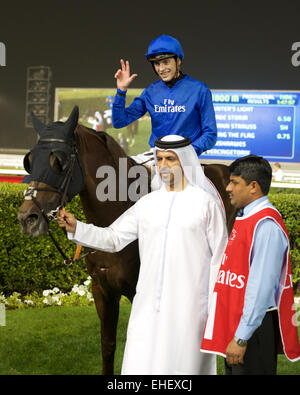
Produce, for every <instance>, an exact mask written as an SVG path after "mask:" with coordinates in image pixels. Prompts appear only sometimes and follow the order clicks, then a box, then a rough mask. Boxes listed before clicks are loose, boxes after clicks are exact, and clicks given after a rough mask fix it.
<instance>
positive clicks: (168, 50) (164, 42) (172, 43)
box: [146, 34, 184, 62]
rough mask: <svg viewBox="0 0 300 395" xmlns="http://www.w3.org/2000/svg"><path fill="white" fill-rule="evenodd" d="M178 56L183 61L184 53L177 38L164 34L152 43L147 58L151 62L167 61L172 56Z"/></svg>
mask: <svg viewBox="0 0 300 395" xmlns="http://www.w3.org/2000/svg"><path fill="white" fill-rule="evenodd" d="M174 55H176V56H178V58H179V59H180V60H183V58H184V53H183V49H182V46H181V44H180V42H179V41H178V40H176V38H173V37H171V36H167V35H166V34H163V35H162V36H159V37H158V38H155V39H154V40H153V41H151V43H150V45H149V47H148V52H147V53H146V58H147V60H148V61H149V62H152V61H154V60H161V59H166V58H168V57H170V56H174Z"/></svg>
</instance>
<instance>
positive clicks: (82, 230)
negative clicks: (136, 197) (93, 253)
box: [68, 205, 138, 252]
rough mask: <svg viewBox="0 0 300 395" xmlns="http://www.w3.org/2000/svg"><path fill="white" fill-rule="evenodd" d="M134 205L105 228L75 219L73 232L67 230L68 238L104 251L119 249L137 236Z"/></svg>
mask: <svg viewBox="0 0 300 395" xmlns="http://www.w3.org/2000/svg"><path fill="white" fill-rule="evenodd" d="M135 206H136V205H134V206H132V207H131V208H130V209H128V210H127V211H125V213H123V214H122V215H121V216H120V217H119V218H118V219H117V220H116V221H115V222H114V223H113V224H111V225H110V226H109V227H107V228H101V227H98V226H95V225H92V224H85V223H83V222H80V221H77V226H76V231H75V233H69V232H68V238H69V239H70V240H71V241H73V242H75V243H76V244H80V245H82V246H84V247H90V248H94V249H97V250H101V251H105V252H118V251H121V250H122V249H123V248H125V247H126V246H127V245H128V244H130V243H131V242H133V241H134V240H136V239H137V238H138V218H137V210H136V207H135Z"/></svg>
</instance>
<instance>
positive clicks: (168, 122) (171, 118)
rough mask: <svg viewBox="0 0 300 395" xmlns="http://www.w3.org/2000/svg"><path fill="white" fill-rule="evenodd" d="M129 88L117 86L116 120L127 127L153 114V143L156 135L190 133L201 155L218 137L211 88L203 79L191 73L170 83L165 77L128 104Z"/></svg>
mask: <svg viewBox="0 0 300 395" xmlns="http://www.w3.org/2000/svg"><path fill="white" fill-rule="evenodd" d="M125 102H126V92H123V91H121V90H119V89H118V90H117V94H116V96H115V101H114V103H113V107H112V122H113V126H114V127H115V128H116V129H119V128H123V127H125V126H127V125H129V124H130V123H132V122H134V121H136V120H137V119H139V118H140V117H142V116H143V115H144V114H145V113H146V112H147V111H148V112H149V114H150V117H151V123H152V133H151V136H150V139H149V145H150V147H154V142H155V140H156V139H158V138H159V137H162V136H166V135H169V134H177V135H180V136H184V137H189V138H190V139H191V140H192V145H193V147H194V149H195V151H196V152H197V155H198V156H200V155H201V154H202V153H203V152H204V151H207V150H209V149H211V148H212V147H213V146H214V145H215V143H216V140H217V126H216V119H215V111H214V107H213V103H212V96H211V92H210V90H209V89H208V87H207V86H206V85H205V84H204V83H203V82H200V81H197V80H195V79H193V78H190V77H189V76H188V75H184V77H183V78H182V79H180V80H178V81H177V82H176V83H175V85H174V86H173V87H171V88H170V87H168V86H167V85H166V84H165V83H164V82H163V81H162V80H159V81H157V82H154V83H153V84H151V85H149V86H148V87H147V88H146V89H145V90H144V91H143V92H142V94H141V95H140V96H139V97H136V98H135V99H134V101H133V102H132V104H131V105H130V106H129V107H127V108H125Z"/></svg>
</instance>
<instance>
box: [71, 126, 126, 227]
mask: <svg viewBox="0 0 300 395" xmlns="http://www.w3.org/2000/svg"><path fill="white" fill-rule="evenodd" d="M104 137H105V139H107V138H111V137H110V136H109V137H107V135H105V134H103V138H104ZM75 138H76V142H77V145H78V150H79V152H80V155H81V159H82V162H83V165H84V168H85V186H84V189H83V190H82V191H81V192H80V194H79V195H80V200H81V203H82V207H83V211H84V214H85V216H86V219H87V222H92V223H94V224H95V225H98V226H109V225H110V224H111V223H112V222H113V221H114V220H115V219H117V218H118V217H119V216H120V215H121V214H122V213H123V212H124V211H126V210H127V209H128V208H129V207H130V205H131V203H130V202H129V201H128V200H126V201H118V200H117V201H109V200H107V201H105V202H102V201H100V200H99V199H98V198H97V187H98V185H99V183H100V182H101V179H99V178H97V177H96V174H97V170H98V169H99V167H101V166H111V167H112V168H113V169H114V170H115V171H116V173H117V177H116V180H117V185H116V189H117V193H118V170H117V167H118V163H116V162H117V159H118V158H121V155H119V154H122V150H121V148H120V152H118V147H117V146H116V145H115V144H116V143H115V142H113V143H112V144H111V145H112V147H113V148H115V149H116V150H117V153H116V152H114V153H113V154H112V153H111V152H110V151H109V150H108V148H107V144H106V142H105V141H104V140H103V139H102V138H101V135H100V134H99V135H96V134H95V132H93V131H91V130H90V129H88V128H85V127H83V126H82V125H78V127H77V129H76V132H75ZM130 165H131V163H130Z"/></svg>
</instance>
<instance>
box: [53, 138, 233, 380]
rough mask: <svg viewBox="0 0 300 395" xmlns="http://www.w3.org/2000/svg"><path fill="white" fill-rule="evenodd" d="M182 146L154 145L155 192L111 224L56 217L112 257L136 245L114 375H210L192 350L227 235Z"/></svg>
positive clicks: (173, 141) (209, 359)
mask: <svg viewBox="0 0 300 395" xmlns="http://www.w3.org/2000/svg"><path fill="white" fill-rule="evenodd" d="M190 143H191V140H189V139H188V138H184V137H181V136H174V135H169V136H165V137H161V138H160V139H158V140H157V141H156V142H155V145H156V147H155V149H154V155H155V160H156V163H157V168H158V171H159V175H160V177H161V180H162V183H161V188H160V189H159V190H157V191H155V192H151V193H149V194H148V195H146V196H144V197H142V198H141V199H140V200H138V201H137V202H136V204H135V205H134V206H132V207H131V208H130V209H129V210H127V211H126V212H125V213H123V214H122V215H121V216H120V217H119V218H118V219H117V220H116V221H115V222H114V223H113V224H112V225H111V226H109V227H107V228H99V227H96V226H94V225H92V224H84V223H82V222H80V221H76V219H75V217H74V216H73V215H72V214H70V213H67V212H65V210H64V209H62V210H61V212H60V216H59V219H58V221H59V225H60V226H61V227H65V228H66V230H67V231H68V237H69V238H70V239H71V240H73V241H74V242H76V243H78V244H81V245H84V246H88V247H91V248H95V249H101V250H103V251H107V252H116V251H120V250H122V249H123V248H124V247H125V246H127V245H128V244H129V243H131V242H132V241H134V240H136V239H138V240H139V252H140V258H141V267H140V273H139V278H138V283H137V287H136V295H135V297H134V300H133V304H132V310H131V315H130V319H129V324H128V331H127V341H126V347H125V353H124V359H123V365H122V374H131V375H134V374H138V375H143V374H144V375H145V374H152V375H159V374H161V375H172V374H174V375H181V374H216V359H215V356H214V355H210V354H205V353H202V352H200V345H201V340H202V336H203V330H204V325H205V321H206V317H207V311H208V305H209V301H210V296H211V294H212V291H213V288H214V283H215V280H216V275H217V273H218V270H219V266H220V262H221V258H222V256H223V253H224V250H225V247H226V244H227V230H226V225H225V215H224V212H223V211H222V208H221V205H220V203H219V202H218V201H217V200H216V199H215V197H214V195H212V194H211V193H210V191H211V189H210V185H209V182H208V181H207V179H206V177H205V176H204V173H203V170H202V168H201V166H200V164H199V159H198V157H197V154H196V152H195V150H194V148H193V146H192V145H191V144H190Z"/></svg>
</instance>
